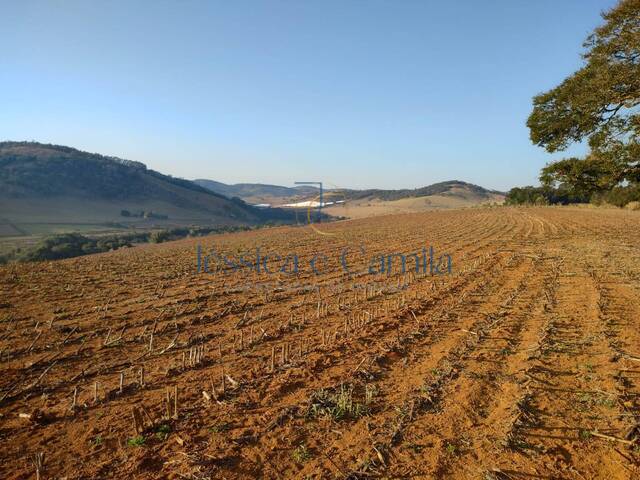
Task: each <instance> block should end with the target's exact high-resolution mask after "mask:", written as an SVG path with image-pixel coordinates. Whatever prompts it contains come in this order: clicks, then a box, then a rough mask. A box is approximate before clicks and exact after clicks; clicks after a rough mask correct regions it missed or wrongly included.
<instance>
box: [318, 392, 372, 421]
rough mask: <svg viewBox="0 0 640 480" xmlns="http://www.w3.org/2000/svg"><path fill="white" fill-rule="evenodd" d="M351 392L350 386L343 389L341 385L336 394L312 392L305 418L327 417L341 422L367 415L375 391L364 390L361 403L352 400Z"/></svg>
mask: <svg viewBox="0 0 640 480" xmlns="http://www.w3.org/2000/svg"><path fill="white" fill-rule="evenodd" d="M353 392H354V389H353V387H352V386H347V387H345V385H341V386H340V390H339V391H336V392H332V391H329V390H325V389H320V390H317V391H315V392H313V394H312V395H311V398H310V400H309V407H308V410H307V416H309V417H313V418H315V417H321V416H328V417H331V418H333V419H334V420H336V421H341V420H346V419H358V418H360V417H363V416H365V415H367V414H368V413H369V408H370V404H371V401H372V400H373V396H374V395H375V390H373V389H371V390H370V389H369V388H366V389H365V395H364V397H365V398H364V399H363V401H362V402H358V401H356V400H354V398H353Z"/></svg>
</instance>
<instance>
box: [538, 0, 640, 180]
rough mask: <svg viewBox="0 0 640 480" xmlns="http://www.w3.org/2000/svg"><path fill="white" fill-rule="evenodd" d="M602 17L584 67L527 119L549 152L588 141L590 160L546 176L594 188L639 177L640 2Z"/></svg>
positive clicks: (629, 0)
mask: <svg viewBox="0 0 640 480" xmlns="http://www.w3.org/2000/svg"><path fill="white" fill-rule="evenodd" d="M602 16H603V19H604V21H605V23H604V24H603V25H602V26H600V27H598V28H596V29H595V31H594V32H593V33H592V34H591V35H590V36H589V37H588V38H587V40H586V41H585V43H584V45H583V46H584V48H585V53H584V54H583V59H584V62H585V63H584V65H583V67H582V68H581V69H580V70H578V71H577V72H575V73H574V74H572V75H571V76H569V77H568V78H567V79H565V80H564V81H563V82H562V83H561V84H560V85H558V86H557V87H555V88H553V89H552V90H549V91H548V92H545V93H542V94H540V95H537V96H536V97H534V99H533V112H532V113H531V115H530V116H529V119H528V121H527V126H528V127H529V129H530V137H531V141H532V142H533V143H534V144H536V145H539V146H542V147H544V148H545V149H546V150H547V151H549V152H556V151H560V150H564V149H566V148H567V147H568V146H569V145H571V144H572V143H575V142H582V141H587V142H588V144H589V146H590V148H591V154H590V155H589V156H588V157H587V158H586V159H585V160H578V159H567V160H562V161H560V162H557V164H559V165H557V164H551V165H549V166H548V167H547V168H545V170H543V174H542V178H541V180H542V181H543V183H544V182H547V184H549V183H550V182H553V181H559V182H560V183H566V182H567V181H573V180H576V181H577V182H579V188H587V187H588V188H591V189H592V193H597V192H598V191H600V189H607V188H609V189H610V188H613V187H614V186H616V185H619V184H620V183H621V182H624V181H627V182H638V181H640V107H639V105H640V0H622V1H621V2H620V3H619V4H618V5H617V6H616V7H614V8H613V9H611V10H610V11H608V12H605V13H603V15H602ZM580 162H584V165H582V164H580ZM556 165H557V166H556Z"/></svg>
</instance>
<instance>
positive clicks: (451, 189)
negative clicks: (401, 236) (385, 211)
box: [340, 180, 504, 201]
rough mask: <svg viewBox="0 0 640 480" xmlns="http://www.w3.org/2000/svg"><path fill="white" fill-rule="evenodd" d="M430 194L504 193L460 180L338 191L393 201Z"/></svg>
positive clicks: (348, 196) (351, 196)
mask: <svg viewBox="0 0 640 480" xmlns="http://www.w3.org/2000/svg"><path fill="white" fill-rule="evenodd" d="M432 195H450V196H454V197H461V198H467V197H468V196H469V195H473V196H476V197H486V198H487V199H490V198H491V197H492V196H494V195H504V193H503V192H499V191H497V190H488V189H486V188H483V187H480V186H478V185H474V184H473V183H467V182H462V181H460V180H449V181H446V182H439V183H434V184H432V185H428V186H426V187H420V188H414V189H400V190H382V189H368V190H342V191H341V192H340V196H342V197H344V198H345V199H347V200H360V199H363V198H371V199H380V200H386V201H393V200H400V199H402V198H414V197H428V196H432Z"/></svg>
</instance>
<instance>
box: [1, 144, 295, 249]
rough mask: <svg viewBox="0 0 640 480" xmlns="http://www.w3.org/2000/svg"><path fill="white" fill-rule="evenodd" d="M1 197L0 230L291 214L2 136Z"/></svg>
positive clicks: (135, 165) (114, 161)
mask: <svg viewBox="0 0 640 480" xmlns="http://www.w3.org/2000/svg"><path fill="white" fill-rule="evenodd" d="M0 204H1V208H0V212H1V214H0V217H1V218H0V236H2V235H4V236H6V235H25V234H38V233H49V232H50V231H57V230H60V231H68V230H83V229H95V228H97V227H99V226H100V225H101V224H105V225H109V224H113V223H117V224H121V225H125V226H126V225H136V226H141V227H145V226H158V225H184V224H206V225H212V224H213V225H241V224H248V225H251V224H259V223H263V222H266V221H269V220H286V219H288V218H290V217H291V214H290V213H289V212H286V211H283V210H279V209H268V210H265V209H258V208H255V207H252V206H250V205H247V204H246V203H244V202H243V201H242V200H240V199H238V198H236V199H229V198H227V197H225V196H223V195H220V194H217V193H214V192H212V191H210V190H208V189H206V188H203V187H201V186H199V185H197V184H195V183H193V182H191V181H188V180H183V179H179V178H174V177H171V176H169V175H163V174H161V173H159V172H156V171H154V170H151V169H148V168H147V167H146V166H145V165H144V164H142V163H140V162H134V161H130V160H123V159H120V158H116V157H108V156H104V155H99V154H96V153H88V152H83V151H80V150H77V149H75V148H70V147H64V146H59V145H45V144H41V143H35V142H0ZM123 214H124V215H123ZM127 214H128V215H127ZM125 215H126V216H125ZM56 226H57V227H56ZM74 226H75V227H74ZM56 229H57V230H56Z"/></svg>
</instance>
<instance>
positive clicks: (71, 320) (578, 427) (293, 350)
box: [0, 207, 640, 480]
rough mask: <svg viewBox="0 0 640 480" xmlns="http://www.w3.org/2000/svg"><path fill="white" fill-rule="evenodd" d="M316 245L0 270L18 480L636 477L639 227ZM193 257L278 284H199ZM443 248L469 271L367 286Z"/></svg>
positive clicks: (225, 247)
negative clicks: (385, 261) (403, 259)
mask: <svg viewBox="0 0 640 480" xmlns="http://www.w3.org/2000/svg"><path fill="white" fill-rule="evenodd" d="M322 232H323V233H322V234H320V233H318V232H316V231H314V230H313V229H311V228H309V227H282V228H271V229H263V230H256V231H251V232H243V233H237V234H229V235H219V236H211V237H206V238H200V239H187V240H183V241H177V242H171V243H166V244H159V245H145V246H140V247H136V248H130V249H125V250H119V251H115V252H109V253H105V254H99V255H91V256H85V257H80V258H75V259H70V260H64V261H57V262H44V263H37V264H20V265H10V266H5V267H1V268H0V361H1V362H0V415H1V416H0V478H7V479H17V478H36V471H39V473H40V478H43V479H44V478H68V479H75V478H150V479H151V478H153V479H155V478H188V479H205V478H211V479H222V478H226V479H253V478H274V479H276V478H300V479H303V478H318V479H320V478H350V479H359V478H362V479H364V478H454V479H467V478H468V479H486V480H489V479H532V478H554V479H555V478H567V479H574V478H575V479H592V478H601V479H605V478H606V479H607V480H613V479H634V478H635V479H637V478H640V466H639V465H640V463H639V462H640V426H639V425H640V295H639V294H640V214H638V213H637V212H626V211H618V210H599V209H593V210H591V209H572V208H551V207H549V208H526V209H524V208H523V209H510V208H493V209H471V210H459V211H449V212H428V213H421V214H407V215H391V216H384V217H376V218H371V219H361V220H353V221H345V222H338V223H333V224H327V225H323V226H322ZM197 245H201V248H202V250H203V252H209V251H210V249H211V248H215V249H216V251H218V252H223V253H225V254H227V255H230V256H232V255H239V254H241V253H243V252H249V253H251V252H255V249H256V248H257V247H259V248H260V252H261V255H266V254H270V255H271V260H270V262H271V263H269V265H270V266H271V271H272V272H273V273H270V274H269V273H265V272H263V271H261V272H256V271H255V269H254V270H253V271H251V272H247V271H246V270H245V271H244V273H243V272H233V271H232V270H230V269H229V268H227V269H226V270H225V271H218V272H215V273H209V274H205V273H196V248H197ZM430 246H432V247H433V248H434V250H435V254H436V256H439V255H442V254H445V253H446V254H449V255H451V258H452V272H451V274H442V275H432V274H431V273H430V272H429V271H428V269H427V271H426V272H423V271H422V270H421V271H420V272H418V273H416V272H415V271H413V266H414V261H413V259H409V258H407V265H406V269H405V272H404V273H403V272H402V271H401V268H400V267H401V263H400V261H399V257H393V260H394V262H393V264H392V267H393V270H392V271H391V272H383V273H382V272H379V271H374V272H372V273H368V272H367V271H366V270H363V268H364V266H367V265H369V261H370V259H372V258H374V259H375V258H376V255H383V256H385V258H388V257H387V256H388V255H390V254H394V253H405V254H406V253H410V252H420V251H422V248H423V247H425V248H426V249H428V248H429V247H430ZM345 249H347V250H345ZM345 252H346V253H345ZM292 254H296V255H298V257H299V261H300V271H299V272H298V274H297V275H293V274H291V273H290V272H278V268H277V267H279V265H281V264H282V262H280V263H278V262H277V259H276V255H279V256H280V257H281V258H282V259H284V258H285V257H286V256H289V255H292ZM343 254H344V255H345V257H344V258H345V260H346V261H348V266H349V268H350V269H351V273H350V274H349V273H348V272H346V271H345V269H344V268H343V265H342V262H341V258H342V255H343ZM314 256H319V257H320V260H319V261H318V262H317V264H316V265H317V270H318V273H317V274H316V273H315V272H313V271H312V269H310V268H309V265H310V262H311V260H312V259H313V257H314ZM325 256H326V258H325ZM236 258H237V257H236ZM373 265H374V266H375V265H378V264H377V263H376V262H373ZM227 267H228V265H227ZM374 270H375V269H374ZM38 454H43V455H42V458H40V457H39V456H38Z"/></svg>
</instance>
